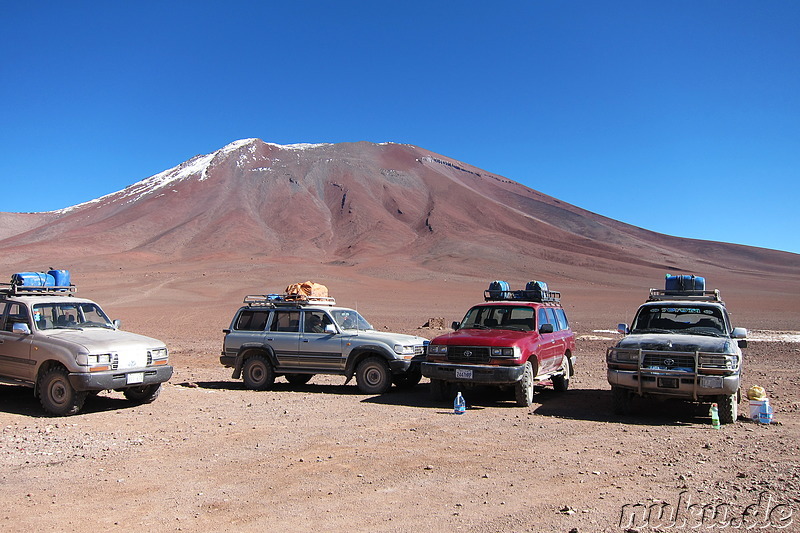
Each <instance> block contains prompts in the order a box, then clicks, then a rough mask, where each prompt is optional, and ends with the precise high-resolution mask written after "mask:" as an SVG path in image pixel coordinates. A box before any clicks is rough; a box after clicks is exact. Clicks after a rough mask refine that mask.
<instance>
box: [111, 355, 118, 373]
mask: <svg viewBox="0 0 800 533" xmlns="http://www.w3.org/2000/svg"><path fill="white" fill-rule="evenodd" d="M117 368H119V354H116V353H115V354H111V369H112V370H116V369H117Z"/></svg>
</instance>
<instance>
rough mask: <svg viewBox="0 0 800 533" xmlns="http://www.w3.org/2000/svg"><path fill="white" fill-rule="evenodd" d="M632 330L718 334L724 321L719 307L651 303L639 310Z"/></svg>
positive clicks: (722, 327) (720, 332)
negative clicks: (651, 304)
mask: <svg viewBox="0 0 800 533" xmlns="http://www.w3.org/2000/svg"><path fill="white" fill-rule="evenodd" d="M633 329H634V330H638V331H649V330H662V331H671V332H675V333H688V334H707V335H719V334H722V333H723V332H724V330H725V322H724V319H723V317H722V313H721V312H720V310H719V308H716V307H707V306H703V305H697V304H691V303H690V304H684V305H663V306H662V305H653V306H646V307H643V308H642V309H641V310H640V311H639V315H638V316H637V318H636V320H635V322H634V325H633Z"/></svg>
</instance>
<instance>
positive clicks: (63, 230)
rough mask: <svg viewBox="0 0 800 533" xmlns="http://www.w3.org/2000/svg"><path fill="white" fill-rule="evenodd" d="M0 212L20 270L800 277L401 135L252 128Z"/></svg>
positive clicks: (741, 250)
mask: <svg viewBox="0 0 800 533" xmlns="http://www.w3.org/2000/svg"><path fill="white" fill-rule="evenodd" d="M0 228H2V229H0V252H2V257H3V259H1V260H0V262H1V263H2V266H3V270H5V271H8V272H11V271H17V270H33V269H42V268H47V267H48V266H56V265H59V266H63V267H66V268H72V269H73V270H74V269H83V270H85V271H103V270H104V271H111V270H115V269H118V268H128V269H130V268H139V269H140V270H141V271H143V272H144V271H146V270H147V269H150V270H156V269H158V268H162V266H163V265H170V264H171V265H176V264H180V265H183V266H184V268H187V269H190V268H194V269H198V270H199V269H202V270H203V271H204V272H210V273H213V272H215V271H218V270H219V269H224V270H225V271H226V272H232V271H236V270H237V269H238V270H240V271H242V272H249V271H250V270H251V269H252V268H255V267H254V265H257V266H258V268H261V269H267V270H270V269H272V271H274V272H278V271H280V272H282V275H283V276H284V277H286V276H291V275H296V276H298V277H306V276H314V277H316V278H318V279H319V278H322V279H324V278H325V277H326V276H334V275H335V276H342V277H348V278H352V277H353V276H356V275H358V276H365V277H367V278H379V279H385V280H402V279H406V280H418V279H437V278H442V279H444V278H447V277H450V278H451V279H452V278H455V277H458V276H463V278H464V279H472V280H478V279H480V280H485V279H489V280H490V279H495V278H501V277H504V278H510V279H515V280H524V279H528V278H540V279H551V280H553V279H555V280H558V281H560V282H561V283H562V284H569V283H576V284H595V283H597V284H600V285H604V284H607V285H611V286H614V285H625V284H626V283H627V281H626V280H628V279H631V278H638V280H639V281H637V282H635V283H634V285H641V284H643V283H647V282H645V281H641V280H645V279H649V280H653V281H654V282H657V280H658V278H659V277H662V276H663V274H664V273H667V272H677V271H680V272H695V273H698V274H702V275H706V276H707V277H709V278H715V279H716V280H721V278H722V277H726V278H727V279H730V280H731V281H730V283H732V284H736V283H739V282H738V281H736V280H737V279H739V277H743V278H742V279H745V278H746V279H747V280H750V281H746V282H743V283H761V282H763V280H770V284H771V285H772V286H773V287H786V286H788V287H791V288H790V293H793V294H797V293H798V286H800V282H799V281H798V272H800V256H799V255H797V254H791V253H786V252H780V251H774V250H766V249H759V248H752V247H746V246H739V245H732V244H724V243H715V242H705V241H696V240H689V239H681V238H677V237H670V236H666V235H662V234H657V233H653V232H650V231H646V230H644V229H641V228H637V227H633V226H630V225H626V224H623V223H620V222H617V221H614V220H610V219H608V218H605V217H602V216H599V215H597V214H594V213H591V212H588V211H585V210H582V209H579V208H577V207H575V206H572V205H569V204H566V203H564V202H561V201H559V200H557V199H555V198H552V197H549V196H546V195H544V194H541V193H539V192H537V191H535V190H532V189H530V188H528V187H525V186H523V185H521V184H519V183H516V182H514V181H512V180H510V179H507V178H504V177H502V176H497V175H494V174H491V173H489V172H486V171H484V170H481V169H479V168H476V167H473V166H471V165H469V164H466V163H462V162H460V161H456V160H453V159H450V158H448V157H445V156H442V155H438V154H435V153H432V152H429V151H427V150H424V149H421V148H418V147H415V146H410V145H399V144H372V143H366V142H361V143H342V144H324V145H291V146H278V145H274V144H268V143H265V142H262V141H260V140H257V139H247V140H242V141H237V142H234V143H232V144H230V145H228V146H226V147H224V148H222V149H220V150H218V151H216V152H214V153H212V154H209V155H204V156H197V157H195V158H193V159H191V160H189V161H187V162H185V163H183V164H181V165H179V166H177V167H175V168H173V169H170V170H167V171H165V172H163V173H161V174H158V175H156V176H152V177H150V178H147V179H145V180H142V181H140V182H138V183H136V184H134V185H132V186H130V187H128V188H126V189H124V190H122V191H120V192H117V193H114V194H110V195H107V196H104V197H102V198H99V199H97V200H94V201H92V202H88V203H86V204H82V205H78V206H74V207H70V208H67V209H63V210H60V211H56V212H51V213H33V214H14V213H2V214H0ZM159 265H162V266H159ZM343 269H346V270H343ZM731 276H733V278H731ZM753 280H761V281H753ZM792 291H793V292H792Z"/></svg>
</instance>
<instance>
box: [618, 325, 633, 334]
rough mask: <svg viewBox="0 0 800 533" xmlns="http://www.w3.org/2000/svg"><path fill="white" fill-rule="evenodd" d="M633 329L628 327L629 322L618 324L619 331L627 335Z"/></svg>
mask: <svg viewBox="0 0 800 533" xmlns="http://www.w3.org/2000/svg"><path fill="white" fill-rule="evenodd" d="M630 332H631V330H630V328H628V324H617V333H622V334H623V335H627V334H628V333H630Z"/></svg>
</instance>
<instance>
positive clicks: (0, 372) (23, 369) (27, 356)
mask: <svg viewBox="0 0 800 533" xmlns="http://www.w3.org/2000/svg"><path fill="white" fill-rule="evenodd" d="M2 306H3V309H2V313H1V314H0V316H1V317H2V318H0V376H3V377H9V378H14V379H24V380H30V379H32V376H33V367H34V364H33V363H34V361H33V360H32V359H31V346H32V344H33V335H32V334H24V333H14V332H13V331H12V330H13V328H14V324H16V323H21V324H27V325H28V329H30V331H33V326H32V324H31V321H30V318H29V314H28V308H27V307H25V306H24V305H22V304H20V303H16V302H6V303H4V304H2Z"/></svg>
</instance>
